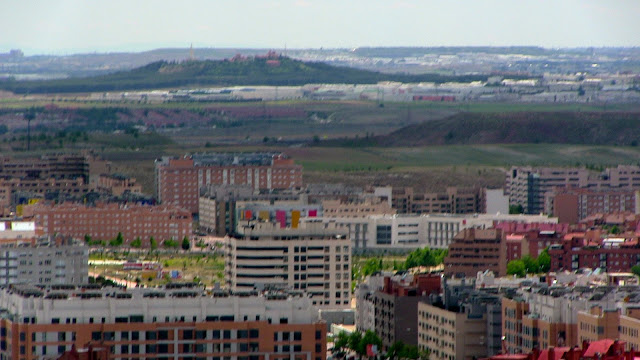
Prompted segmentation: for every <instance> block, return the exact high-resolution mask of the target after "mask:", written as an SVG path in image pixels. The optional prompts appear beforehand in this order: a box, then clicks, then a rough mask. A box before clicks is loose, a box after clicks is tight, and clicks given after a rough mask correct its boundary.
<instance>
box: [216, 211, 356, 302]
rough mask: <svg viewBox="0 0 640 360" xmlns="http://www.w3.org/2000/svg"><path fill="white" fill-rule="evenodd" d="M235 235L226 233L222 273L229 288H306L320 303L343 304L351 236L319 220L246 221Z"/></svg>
mask: <svg viewBox="0 0 640 360" xmlns="http://www.w3.org/2000/svg"><path fill="white" fill-rule="evenodd" d="M237 233H238V238H234V237H229V236H227V237H225V279H226V282H227V284H228V286H229V287H230V289H231V290H232V291H248V290H253V289H254V288H260V287H263V288H264V287H276V288H290V289H293V290H300V291H305V292H306V293H308V294H309V296H310V297H311V300H312V303H313V305H316V306H317V307H318V308H320V309H346V308H349V307H350V301H351V286H350V283H351V240H350V239H349V238H348V236H347V234H346V232H344V231H342V230H341V229H338V228H337V227H335V225H332V224H325V223H322V222H321V221H312V220H308V221H304V222H301V223H300V224H299V226H298V227H297V228H292V227H285V228H281V227H280V224H279V223H273V222H257V221H254V222H248V223H247V224H244V223H243V226H239V227H238V230H237Z"/></svg>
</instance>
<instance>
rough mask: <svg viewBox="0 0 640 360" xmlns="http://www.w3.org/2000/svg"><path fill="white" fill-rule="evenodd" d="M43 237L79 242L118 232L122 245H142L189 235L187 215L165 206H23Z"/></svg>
mask: <svg viewBox="0 0 640 360" xmlns="http://www.w3.org/2000/svg"><path fill="white" fill-rule="evenodd" d="M24 212H25V213H30V214H33V219H34V221H35V222H36V225H37V226H38V227H41V228H42V230H43V232H44V233H45V234H46V235H54V234H59V235H63V236H71V237H73V238H75V239H83V238H84V237H85V235H89V236H91V238H92V239H94V240H107V241H108V240H111V239H114V238H116V237H117V236H118V233H122V236H123V238H124V243H125V244H128V243H130V242H131V241H133V240H135V239H136V238H140V239H141V240H142V244H143V246H148V245H149V239H150V238H151V237H153V238H154V239H155V240H156V241H158V243H161V242H162V241H164V240H169V239H173V240H182V239H183V238H184V237H185V236H186V237H190V236H191V233H192V218H191V212H189V211H186V210H183V209H180V208H177V207H174V206H169V205H157V206H147V205H131V204H97V205H96V206H86V205H82V204H74V203H64V204H60V205H49V204H44V203H38V204H35V205H31V206H28V207H25V210H24Z"/></svg>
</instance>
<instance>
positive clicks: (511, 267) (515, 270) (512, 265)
mask: <svg viewBox="0 0 640 360" xmlns="http://www.w3.org/2000/svg"><path fill="white" fill-rule="evenodd" d="M507 274H508V275H516V276H517V277H524V276H525V275H526V274H527V271H526V269H525V265H524V262H523V261H522V260H511V261H509V263H508V264H507Z"/></svg>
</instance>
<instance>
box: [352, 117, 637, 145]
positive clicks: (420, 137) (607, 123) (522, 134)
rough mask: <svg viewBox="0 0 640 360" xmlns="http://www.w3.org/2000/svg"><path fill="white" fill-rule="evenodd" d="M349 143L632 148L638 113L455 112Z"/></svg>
mask: <svg viewBox="0 0 640 360" xmlns="http://www.w3.org/2000/svg"><path fill="white" fill-rule="evenodd" d="M351 143H352V144H353V145H362V146H364V145H367V146H369V145H379V146H429V145H448V144H525V143H549V144H584V145H631V146H637V145H638V144H639V143H640V113H638V112H607V113H604V112H514V113H460V114H456V115H453V116H451V117H448V118H445V119H441V120H432V121H427V122H423V123H421V124H416V125H409V126H406V127H404V128H402V129H399V130H397V131H395V132H393V133H391V134H389V135H385V136H377V137H374V138H370V139H364V140H359V141H358V142H355V143H353V142H351Z"/></svg>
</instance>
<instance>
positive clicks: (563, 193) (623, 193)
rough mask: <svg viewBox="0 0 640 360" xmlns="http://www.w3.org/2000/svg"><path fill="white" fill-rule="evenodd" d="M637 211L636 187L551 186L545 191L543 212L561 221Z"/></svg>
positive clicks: (639, 205) (639, 198)
mask: <svg viewBox="0 0 640 360" xmlns="http://www.w3.org/2000/svg"><path fill="white" fill-rule="evenodd" d="M638 211H640V191H638V190H604V191H603V190H600V191H597V190H590V189H566V188H554V189H553V190H551V191H549V192H547V193H546V194H545V213H546V214H553V216H556V217H558V219H559V221H560V222H565V223H569V224H576V223H578V222H580V221H581V220H583V219H585V218H588V217H589V216H592V215H596V214H609V213H621V212H631V213H637V212H638Z"/></svg>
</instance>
